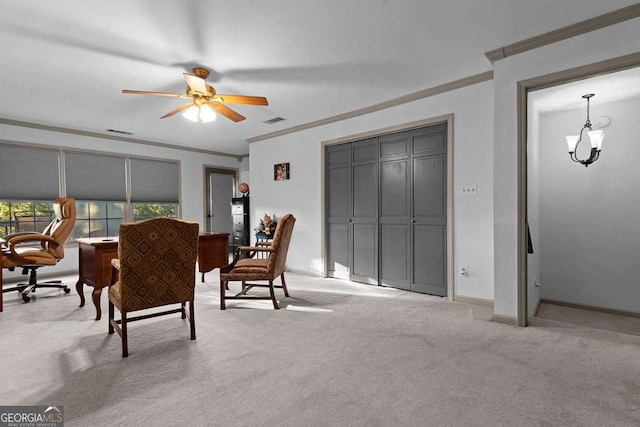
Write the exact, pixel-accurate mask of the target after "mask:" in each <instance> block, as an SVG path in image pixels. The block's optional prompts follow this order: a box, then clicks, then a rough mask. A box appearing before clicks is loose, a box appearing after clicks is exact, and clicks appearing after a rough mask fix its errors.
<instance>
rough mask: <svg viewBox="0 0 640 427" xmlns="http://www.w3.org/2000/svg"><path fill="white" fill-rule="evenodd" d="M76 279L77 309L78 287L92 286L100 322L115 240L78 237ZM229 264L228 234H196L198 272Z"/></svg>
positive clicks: (114, 254) (80, 293) (81, 300)
mask: <svg viewBox="0 0 640 427" xmlns="http://www.w3.org/2000/svg"><path fill="white" fill-rule="evenodd" d="M76 242H77V243H78V256H79V263H78V267H79V278H78V282H77V283H76V291H77V292H78V295H79V296H80V307H84V302H85V300H84V292H83V290H82V285H84V284H86V285H89V286H93V292H92V293H91V299H92V300H93V305H94V306H95V307H96V320H100V317H101V315H102V311H101V309H100V297H101V296H102V288H104V287H105V286H109V282H110V281H111V260H112V259H114V258H118V238H117V237H107V238H103V237H90V238H78V239H76ZM228 263H229V233H208V232H200V235H199V236H198V272H200V273H202V281H203V282H204V274H205V273H207V272H209V271H211V270H213V269H214V268H218V267H222V266H224V265H227V264H228Z"/></svg>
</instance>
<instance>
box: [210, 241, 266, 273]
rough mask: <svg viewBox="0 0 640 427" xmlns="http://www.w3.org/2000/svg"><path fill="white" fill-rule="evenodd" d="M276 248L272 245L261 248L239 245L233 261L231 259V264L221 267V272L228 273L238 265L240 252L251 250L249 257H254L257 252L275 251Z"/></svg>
mask: <svg viewBox="0 0 640 427" xmlns="http://www.w3.org/2000/svg"><path fill="white" fill-rule="evenodd" d="M275 251H276V250H275V248H273V247H271V246H263V247H261V248H259V247H256V246H238V247H237V248H236V254H235V256H234V257H233V261H231V264H228V265H225V266H223V267H220V272H221V273H228V272H229V271H231V269H232V268H233V267H234V266H235V265H236V263H237V262H238V260H240V254H241V253H242V252H249V254H248V257H249V258H253V256H254V255H255V254H256V253H257V252H275Z"/></svg>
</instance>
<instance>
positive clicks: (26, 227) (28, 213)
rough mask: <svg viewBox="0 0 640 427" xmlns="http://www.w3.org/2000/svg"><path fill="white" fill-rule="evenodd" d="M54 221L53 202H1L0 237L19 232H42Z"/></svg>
mask: <svg viewBox="0 0 640 427" xmlns="http://www.w3.org/2000/svg"><path fill="white" fill-rule="evenodd" d="M52 219H53V205H52V203H51V202H43V201H36V202H33V201H21V200H13V201H7V200H3V201H0V237H4V236H7V235H9V234H12V233H16V232H19V231H38V232H42V231H43V230H44V229H45V227H46V226H47V225H49V223H50V222H51V220H52Z"/></svg>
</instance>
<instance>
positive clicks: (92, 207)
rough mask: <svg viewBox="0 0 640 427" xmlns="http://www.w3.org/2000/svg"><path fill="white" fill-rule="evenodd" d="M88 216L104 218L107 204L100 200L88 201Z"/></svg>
mask: <svg viewBox="0 0 640 427" xmlns="http://www.w3.org/2000/svg"><path fill="white" fill-rule="evenodd" d="M89 217H90V218H91V219H98V218H106V217H107V204H106V203H101V202H91V203H89Z"/></svg>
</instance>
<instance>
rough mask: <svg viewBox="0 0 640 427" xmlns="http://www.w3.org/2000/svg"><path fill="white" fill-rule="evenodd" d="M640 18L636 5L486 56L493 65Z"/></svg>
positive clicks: (517, 43) (500, 49)
mask: <svg viewBox="0 0 640 427" xmlns="http://www.w3.org/2000/svg"><path fill="white" fill-rule="evenodd" d="M638 17H640V3H635V4H632V5H631V6H627V7H623V8H622V9H617V10H614V11H612V12H608V13H605V14H603V15H599V16H596V17H593V18H590V19H586V20H584V21H581V22H577V23H575V24H571V25H568V26H566V27H562V28H558V29H557V30H553V31H549V32H547V33H543V34H540V35H537V36H534V37H530V38H528V39H524V40H521V41H519V42H516V43H512V44H509V45H506V46H503V47H500V48H498V49H494V50H490V51H488V52H485V54H484V55H485V56H486V57H487V59H488V60H489V61H491V63H492V64H493V63H494V62H496V61H498V60H500V59H504V58H507V57H509V56H514V55H517V54H519V53H523V52H526V51H529V50H532V49H537V48H539V47H542V46H546V45H548V44H553V43H556V42H559V41H562V40H566V39H569V38H571V37H575V36H579V35H582V34H586V33H589V32H591V31H595V30H598V29H600V28H604V27H608V26H611V25H615V24H619V23H621V22H624V21H628V20H630V19H635V18H638Z"/></svg>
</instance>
